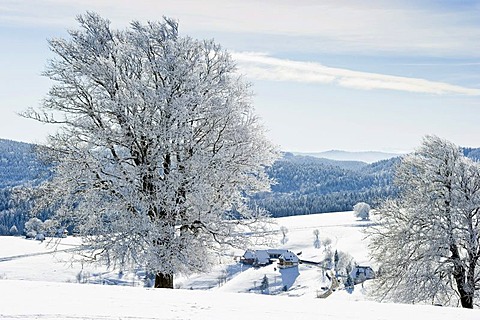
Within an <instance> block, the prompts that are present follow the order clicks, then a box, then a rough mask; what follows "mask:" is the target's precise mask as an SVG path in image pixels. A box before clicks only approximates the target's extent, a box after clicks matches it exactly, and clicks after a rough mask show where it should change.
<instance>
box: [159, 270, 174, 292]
mask: <svg viewBox="0 0 480 320" xmlns="http://www.w3.org/2000/svg"><path fill="white" fill-rule="evenodd" d="M155 288H167V289H173V275H172V274H165V273H161V272H159V273H157V274H156V275H155Z"/></svg>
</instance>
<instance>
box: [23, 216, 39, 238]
mask: <svg viewBox="0 0 480 320" xmlns="http://www.w3.org/2000/svg"><path fill="white" fill-rule="evenodd" d="M25 232H26V233H27V234H28V233H30V232H34V233H35V234H37V233H41V232H43V222H42V220H40V219H38V218H35V217H34V218H31V219H30V220H28V221H27V222H25Z"/></svg>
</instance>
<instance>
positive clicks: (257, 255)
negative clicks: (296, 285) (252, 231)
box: [240, 249, 298, 268]
mask: <svg viewBox="0 0 480 320" xmlns="http://www.w3.org/2000/svg"><path fill="white" fill-rule="evenodd" d="M276 259H278V261H279V262H278V263H279V267H280V264H282V265H284V266H283V267H286V268H287V266H290V265H291V266H294V265H298V257H297V256H296V255H295V254H294V253H293V252H291V251H289V250H285V249H265V250H247V251H245V253H244V254H243V256H242V257H241V258H240V262H241V263H243V264H249V265H253V266H266V265H268V264H270V263H272V262H273V260H276ZM281 261H282V262H281Z"/></svg>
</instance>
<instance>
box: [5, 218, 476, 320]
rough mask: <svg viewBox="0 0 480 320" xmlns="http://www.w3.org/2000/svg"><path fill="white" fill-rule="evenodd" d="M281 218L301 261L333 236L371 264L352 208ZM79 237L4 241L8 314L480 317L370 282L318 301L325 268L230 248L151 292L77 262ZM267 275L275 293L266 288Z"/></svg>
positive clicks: (135, 281)
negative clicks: (371, 288) (288, 264)
mask: <svg viewBox="0 0 480 320" xmlns="http://www.w3.org/2000/svg"><path fill="white" fill-rule="evenodd" d="M275 222H276V225H275V226H273V231H274V232H272V238H271V242H272V243H271V246H270V247H271V248H284V249H288V250H291V251H293V252H296V253H299V252H300V251H301V252H302V254H301V256H300V257H302V258H303V259H305V260H310V261H320V260H321V259H323V258H324V256H325V245H324V244H325V243H328V242H329V240H330V242H331V244H330V247H331V249H332V250H333V251H335V250H339V251H343V252H347V253H349V254H350V255H352V256H353V258H354V259H355V261H356V262H357V263H359V264H371V262H370V261H369V259H368V254H367V249H366V242H365V241H364V239H363V237H364V236H363V233H362V229H364V228H366V227H368V222H364V221H358V220H356V218H354V216H353V214H352V212H341V213H329V214H321V215H309V216H296V217H286V218H279V219H275ZM282 226H284V227H286V228H287V229H288V232H287V233H286V239H284V238H283V235H282V234H281V233H279V232H275V231H278V230H279V229H280V227H282ZM314 230H318V231H319V238H320V240H321V243H322V246H321V247H320V248H316V247H315V246H314V240H315V236H314V234H313V231H314ZM328 239H329V240H328ZM78 241H79V239H77V238H73V237H69V238H67V239H62V241H61V243H60V244H59V245H58V247H57V249H56V252H55V253H54V254H52V253H51V252H52V251H53V248H51V247H50V246H46V242H43V243H41V242H38V241H33V240H25V239H22V238H14V237H0V297H1V298H0V319H103V320H105V319H106V320H110V319H225V318H229V319H248V318H251V319H275V318H289V319H314V318H315V319H317V318H322V319H360V320H364V319H365V320H367V319H368V320H376V319H402V320H403V319H405V318H406V317H408V318H411V319H480V311H477V310H473V311H472V310H462V309H451V308H440V307H431V306H409V305H394V304H380V303H375V302H372V301H368V298H366V296H365V291H366V290H367V288H368V283H367V284H366V285H365V288H363V287H362V286H361V285H357V286H356V287H355V289H354V291H353V292H352V293H348V292H347V291H345V290H343V289H339V290H336V291H335V292H333V294H331V295H330V296H328V298H325V299H318V298H317V295H318V293H319V292H323V290H324V289H325V288H324V287H326V286H329V285H330V281H329V280H328V277H326V276H325V273H324V272H323V271H322V269H320V268H318V267H316V266H312V265H307V264H300V265H299V267H298V269H297V268H292V269H285V270H280V269H278V267H277V266H276V264H275V263H274V264H272V265H268V266H265V267H260V268H253V267H248V266H244V265H241V264H240V263H238V262H237V261H236V260H234V257H235V256H237V258H238V256H239V255H241V254H243V251H242V250H238V251H232V252H227V253H226V255H225V256H224V257H221V258H219V261H220V262H221V264H219V265H217V266H214V267H213V268H212V271H211V272H209V273H207V274H197V275H191V276H189V277H178V278H177V280H176V283H175V286H176V287H177V288H181V289H179V290H160V289H150V288H144V287H143V285H144V279H143V278H144V275H145V274H144V272H143V270H130V272H129V271H128V270H125V271H123V272H119V270H107V268H105V267H101V266H99V267H94V266H91V265H86V264H81V263H80V262H72V260H71V258H72V254H73V252H72V248H74V247H75V246H76V245H77V244H78ZM282 243H283V244H282ZM252 249H258V248H252ZM265 276H266V277H267V278H268V282H269V288H268V293H269V294H262V290H260V284H261V281H262V279H263V278H264V277H265ZM78 282H81V283H78ZM101 284H103V285H101ZM106 284H121V285H123V286H118V285H117V286H113V285H106ZM285 286H287V287H288V290H287V291H284V287H285ZM322 287H323V288H322ZM190 289H193V290H190ZM207 289H208V290H207ZM264 293H266V292H264Z"/></svg>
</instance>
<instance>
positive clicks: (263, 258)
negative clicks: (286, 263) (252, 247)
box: [255, 250, 270, 263]
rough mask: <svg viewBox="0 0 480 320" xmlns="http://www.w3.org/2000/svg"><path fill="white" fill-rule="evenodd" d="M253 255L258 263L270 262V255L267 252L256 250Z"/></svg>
mask: <svg viewBox="0 0 480 320" xmlns="http://www.w3.org/2000/svg"><path fill="white" fill-rule="evenodd" d="M255 255H256V256H257V261H258V263H264V262H268V261H270V255H269V254H268V252H267V250H256V251H255Z"/></svg>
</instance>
